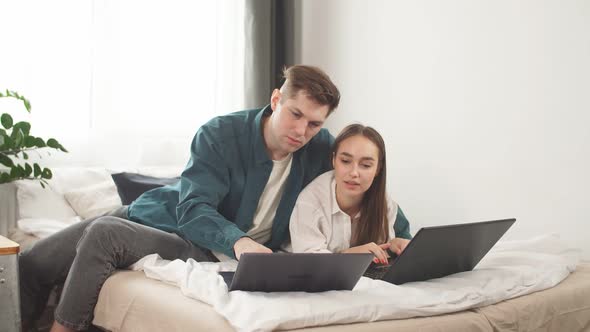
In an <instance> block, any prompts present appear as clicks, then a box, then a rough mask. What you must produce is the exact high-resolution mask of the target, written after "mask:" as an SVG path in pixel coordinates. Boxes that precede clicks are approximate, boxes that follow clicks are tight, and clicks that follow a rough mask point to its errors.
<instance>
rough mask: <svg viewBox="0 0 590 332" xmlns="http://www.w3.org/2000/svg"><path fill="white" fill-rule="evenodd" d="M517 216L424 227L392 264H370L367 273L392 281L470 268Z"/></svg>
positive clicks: (432, 277) (428, 277) (441, 274)
mask: <svg viewBox="0 0 590 332" xmlns="http://www.w3.org/2000/svg"><path fill="white" fill-rule="evenodd" d="M515 221H516V219H502V220H492V221H483V222H474V223H466V224H455V225H445V226H434V227H424V228H421V229H420V230H419V231H418V233H416V236H414V238H413V239H412V240H411V241H410V243H409V244H408V246H407V247H406V249H405V250H404V251H403V252H402V253H401V255H399V257H397V258H393V257H392V259H391V260H390V264H389V265H384V266H378V265H376V264H371V266H370V267H369V269H368V270H367V272H366V273H365V276H368V277H372V278H375V279H381V280H384V281H387V282H390V283H392V284H396V285H399V284H403V283H406V282H410V281H423V280H429V279H434V278H440V277H444V276H447V275H450V274H453V273H458V272H464V271H471V270H473V268H474V267H475V266H476V265H477V263H479V261H480V260H481V259H482V258H483V257H484V256H485V255H486V254H487V253H488V251H489V250H490V249H491V248H492V247H493V246H494V244H496V242H498V240H499V239H500V238H501V237H502V235H504V233H506V231H507V230H508V229H509V228H510V226H512V224H514V222H515Z"/></svg>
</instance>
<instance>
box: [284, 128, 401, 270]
mask: <svg viewBox="0 0 590 332" xmlns="http://www.w3.org/2000/svg"><path fill="white" fill-rule="evenodd" d="M332 165H333V166H334V170H332V171H329V172H326V173H324V174H322V175H320V176H319V177H317V178H316V179H315V180H314V181H313V182H311V183H310V184H309V185H308V186H307V187H306V188H305V189H304V190H303V191H302V192H301V194H300V195H299V197H298V199H297V203H296V204H295V208H294V210H293V213H292V214H291V221H290V226H289V229H290V232H291V245H292V250H293V252H340V253H373V254H374V255H375V258H374V259H373V261H374V262H375V263H382V264H387V258H388V256H389V255H388V253H387V249H389V250H390V251H391V252H393V253H395V254H396V255H399V254H400V253H401V252H402V251H403V250H404V249H405V247H406V246H407V244H408V242H409V239H411V238H412V236H411V235H410V226H409V223H408V220H407V219H406V217H405V216H404V214H403V212H402V210H401V209H400V208H399V207H398V205H397V204H396V203H395V202H394V201H393V200H391V199H390V198H389V197H388V196H387V195H386V192H385V183H386V158H385V143H384V142H383V138H382V137H381V135H379V133H378V132H377V131H376V130H375V129H373V128H371V127H366V126H363V125H360V124H352V125H349V126H347V127H346V128H344V129H343V130H342V132H340V134H339V135H338V137H336V141H335V142H334V147H333V152H332Z"/></svg>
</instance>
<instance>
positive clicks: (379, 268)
mask: <svg viewBox="0 0 590 332" xmlns="http://www.w3.org/2000/svg"><path fill="white" fill-rule="evenodd" d="M392 263H393V261H392V260H390V261H389V263H388V264H376V263H371V265H369V267H368V268H367V270H366V271H365V273H364V274H363V277H367V278H371V279H383V277H384V276H385V273H387V271H389V268H390V267H391V265H392Z"/></svg>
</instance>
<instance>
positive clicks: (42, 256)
mask: <svg viewBox="0 0 590 332" xmlns="http://www.w3.org/2000/svg"><path fill="white" fill-rule="evenodd" d="M109 215H115V216H127V207H122V208H120V209H117V210H115V211H113V212H111V213H109ZM97 218H98V217H97ZM97 218H91V219H88V220H85V221H81V222H79V223H76V224H74V225H72V226H70V227H68V228H66V229H64V230H62V231H60V232H57V233H55V234H53V235H51V236H49V237H47V238H44V239H41V240H39V241H37V242H36V243H35V244H34V245H33V247H31V248H30V249H28V250H25V251H23V252H22V253H21V254H20V255H19V275H20V295H21V315H22V320H23V322H24V323H26V324H25V325H28V324H30V323H32V322H34V321H36V320H37V319H39V316H40V315H41V314H42V313H43V310H44V309H45V306H46V304H47V299H48V297H49V294H50V293H51V290H52V289H53V288H54V287H55V286H56V285H58V284H62V283H63V282H64V281H65V280H66V277H67V275H68V271H69V270H70V266H71V265H72V261H73V260H74V256H75V255H76V243H78V241H79V240H80V237H81V236H82V233H83V232H84V229H85V228H86V227H87V226H88V225H89V224H90V223H92V222H93V221H94V220H96V219H97Z"/></svg>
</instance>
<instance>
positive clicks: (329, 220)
mask: <svg viewBox="0 0 590 332" xmlns="http://www.w3.org/2000/svg"><path fill="white" fill-rule="evenodd" d="M397 209H398V206H397V203H395V202H394V201H393V200H392V199H391V198H390V197H389V196H387V218H388V219H387V220H389V227H388V228H389V238H390V239H393V238H394V237H395V231H394V230H393V225H394V223H395V219H396V216H397ZM358 218H360V213H359V214H357V215H356V216H355V217H354V220H355V222H356V221H358ZM351 219H352V218H351V217H350V216H349V215H347V214H346V213H344V212H343V211H342V210H341V209H340V207H339V206H338V202H337V201H336V180H335V178H334V171H329V172H326V173H324V174H322V175H320V176H318V177H317V178H316V179H315V180H313V181H312V182H311V183H310V184H309V185H308V186H307V187H305V189H303V191H302V192H301V193H300V194H299V197H298V198H297V203H295V208H294V209H293V213H292V214H291V221H290V224H289V231H290V232H291V245H290V246H284V249H285V250H289V251H293V252H326V253H328V252H340V251H343V250H346V249H348V248H350V240H351V236H352V223H351V222H352V221H351Z"/></svg>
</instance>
